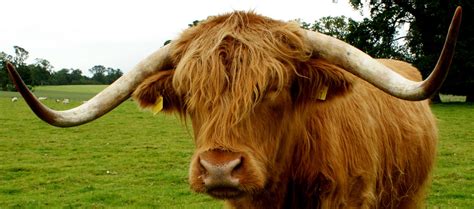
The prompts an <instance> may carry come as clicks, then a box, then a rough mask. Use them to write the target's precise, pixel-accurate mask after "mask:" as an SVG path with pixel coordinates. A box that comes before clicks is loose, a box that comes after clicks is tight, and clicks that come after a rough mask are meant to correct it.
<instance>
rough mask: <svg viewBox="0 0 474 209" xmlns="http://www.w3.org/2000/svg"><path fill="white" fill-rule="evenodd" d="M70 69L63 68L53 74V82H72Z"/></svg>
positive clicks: (63, 83) (61, 83)
mask: <svg viewBox="0 0 474 209" xmlns="http://www.w3.org/2000/svg"><path fill="white" fill-rule="evenodd" d="M69 71H70V69H66V68H63V69H61V70H59V71H57V72H54V73H53V74H52V84H55V85H68V84H71V77H70V76H69Z"/></svg>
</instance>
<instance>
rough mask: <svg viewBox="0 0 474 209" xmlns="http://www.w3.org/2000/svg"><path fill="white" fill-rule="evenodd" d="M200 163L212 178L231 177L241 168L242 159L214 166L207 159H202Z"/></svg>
mask: <svg viewBox="0 0 474 209" xmlns="http://www.w3.org/2000/svg"><path fill="white" fill-rule="evenodd" d="M199 163H200V164H201V166H202V167H203V168H204V170H205V171H206V173H207V175H208V176H211V177H230V176H231V175H232V172H233V171H234V170H236V169H238V168H240V167H241V164H242V160H241V157H239V158H236V159H233V160H231V161H228V162H225V163H222V164H214V163H211V162H209V161H208V160H205V159H202V158H201V159H200V160H199Z"/></svg>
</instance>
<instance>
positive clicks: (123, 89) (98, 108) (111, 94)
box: [7, 45, 171, 127]
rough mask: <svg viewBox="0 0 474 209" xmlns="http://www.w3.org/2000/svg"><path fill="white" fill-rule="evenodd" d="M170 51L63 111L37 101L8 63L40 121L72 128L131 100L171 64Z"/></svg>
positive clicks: (163, 51) (152, 57) (160, 52)
mask: <svg viewBox="0 0 474 209" xmlns="http://www.w3.org/2000/svg"><path fill="white" fill-rule="evenodd" d="M168 51H169V45H167V46H164V47H162V48H160V49H159V50H157V51H156V52H154V53H153V54H151V55H150V56H148V57H147V58H145V59H144V60H142V61H141V62H140V63H139V64H138V65H136V66H135V68H133V69H132V70H131V71H129V72H128V73H126V74H125V75H123V76H122V77H120V78H119V79H118V80H116V81H115V82H114V83H113V84H111V85H110V86H108V87H107V88H106V89H104V90H103V91H101V92H100V93H99V94H97V95H96V96H94V97H93V98H92V99H90V100H89V101H87V102H86V103H84V104H82V105H80V106H78V107H76V108H73V109H69V110H64V111H56V110H52V109H50V108H48V107H46V106H45V105H43V104H42V103H41V102H40V101H38V99H36V97H35V96H34V95H33V94H32V93H31V91H30V90H29V89H28V88H27V87H26V85H25V83H24V82H23V80H22V79H21V77H20V76H19V74H18V72H16V70H15V68H14V67H13V65H12V64H10V63H7V70H8V73H9V75H10V79H11V80H12V81H13V83H14V84H15V86H16V88H17V90H18V91H19V92H20V93H21V95H22V96H23V98H24V99H25V101H26V102H27V103H28V105H29V106H30V108H31V109H32V110H33V112H34V113H35V114H36V115H37V116H38V117H39V118H41V119H42V120H44V121H46V122H47V123H49V124H51V125H54V126H58V127H71V126H77V125H81V124H84V123H87V122H90V121H92V120H95V119H97V118H99V117H100V116H102V115H104V114H106V113H107V112H109V111H111V110H112V109H114V108H115V107H117V106H118V105H119V104H121V103H122V102H123V101H125V100H126V99H127V98H129V97H130V95H131V93H132V92H133V91H134V90H135V88H136V87H137V86H138V85H139V84H140V82H141V81H143V80H144V79H145V78H146V77H148V76H149V75H151V74H153V73H154V72H156V71H157V70H160V69H163V68H165V67H166V66H168V65H170V64H171V60H170V59H169V52H168Z"/></svg>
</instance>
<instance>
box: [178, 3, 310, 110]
mask: <svg viewBox="0 0 474 209" xmlns="http://www.w3.org/2000/svg"><path fill="white" fill-rule="evenodd" d="M172 48H173V50H172V55H173V56H172V57H173V59H174V63H175V66H176V70H175V71H176V72H175V75H174V78H173V85H174V87H175V88H176V89H177V91H178V92H180V93H182V94H186V95H187V96H188V103H189V105H190V106H191V107H193V106H194V107H199V106H203V107H206V108H207V107H209V106H212V107H216V106H219V105H222V106H223V107H224V106H226V107H227V108H228V107H229V106H230V107H231V109H232V110H237V113H236V112H234V114H243V113H246V112H249V111H250V109H251V107H252V106H253V105H254V104H255V102H257V101H258V100H259V98H260V96H262V94H263V93H264V92H265V90H266V89H267V88H268V87H271V88H274V89H281V88H282V86H284V85H286V84H287V81H288V78H289V77H290V76H291V75H292V73H293V72H294V71H295V70H296V66H295V63H296V62H298V61H305V60H307V59H308V58H309V54H310V53H309V51H310V50H309V49H308V48H307V46H306V45H305V44H304V41H303V39H302V35H301V34H300V29H299V26H298V25H296V24H289V23H284V22H281V21H276V20H272V19H269V18H266V17H263V16H259V15H256V14H254V13H252V12H233V13H230V14H227V15H223V16H217V17H211V18H209V19H208V20H206V21H205V22H204V23H201V24H199V25H198V26H195V27H192V28H190V29H188V30H186V31H184V32H183V34H182V35H181V36H180V38H179V39H178V40H176V41H175V42H174V43H173V47H172ZM224 104H225V105H224Z"/></svg>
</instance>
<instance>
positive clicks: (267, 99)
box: [134, 13, 324, 198]
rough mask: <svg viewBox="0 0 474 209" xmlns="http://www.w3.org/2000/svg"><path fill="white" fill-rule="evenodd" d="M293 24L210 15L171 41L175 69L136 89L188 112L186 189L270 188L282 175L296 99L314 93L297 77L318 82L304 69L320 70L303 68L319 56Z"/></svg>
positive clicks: (238, 191) (236, 191)
mask: <svg viewBox="0 0 474 209" xmlns="http://www.w3.org/2000/svg"><path fill="white" fill-rule="evenodd" d="M298 30H299V29H298V26H296V25H292V24H285V23H281V22H278V21H273V20H269V19H265V18H263V17H260V16H255V15H252V14H250V15H249V14H247V13H246V14H239V13H233V15H232V16H220V17H218V18H211V19H210V20H208V21H207V22H205V23H202V24H200V25H198V26H196V27H194V28H191V29H189V30H187V31H185V32H184V33H183V34H182V36H181V38H180V39H178V40H176V41H175V42H174V43H172V49H173V51H172V57H173V59H174V69H170V70H165V71H161V72H159V73H157V74H156V75H154V76H152V77H150V78H148V79H147V80H145V81H144V82H143V83H142V84H141V85H140V86H139V87H138V89H137V90H136V91H135V93H134V97H135V98H136V99H137V100H138V101H139V103H140V105H141V106H142V107H153V106H154V105H155V101H156V100H157V98H158V97H159V96H162V97H163V101H164V102H163V107H164V110H165V111H170V110H177V111H178V112H179V113H180V114H181V115H182V116H183V117H189V118H190V119H191V121H192V127H193V131H194V141H195V144H196V152H195V154H194V156H193V158H192V161H191V166H190V176H189V180H190V184H191V188H192V189H193V190H195V191H197V192H205V193H208V194H210V195H211V196H214V197H217V198H238V197H241V196H244V195H246V194H255V193H259V192H262V191H264V190H266V189H269V188H267V187H268V186H270V185H276V184H274V183H275V182H278V181H279V178H281V175H283V173H282V171H284V170H286V169H285V166H286V165H287V163H288V161H289V159H291V156H292V151H291V149H292V145H293V143H294V140H291V139H292V138H295V136H293V135H292V134H293V133H302V132H303V131H302V130H296V129H300V128H304V125H303V124H302V123H301V122H300V121H297V120H295V119H294V117H299V118H301V117H300V116H298V115H297V114H296V113H295V110H296V109H298V108H297V106H298V105H296V104H295V103H302V102H301V101H302V100H305V99H304V95H307V94H311V93H314V92H312V91H313V90H303V87H302V85H305V86H313V87H314V88H319V87H320V85H319V84H320V83H318V82H315V84H312V83H311V82H309V81H310V80H311V78H310V77H313V76H319V77H321V78H324V76H321V75H320V74H321V73H320V74H318V73H310V71H311V70H310V68H311V66H312V65H318V64H317V63H316V64H315V63H312V62H314V60H312V59H310V57H309V54H310V53H308V49H307V48H306V47H305V45H304V43H303V41H302V39H301V37H300V35H299V34H298V32H297V31H298ZM262 34H264V35H263V36H262ZM304 88H305V89H310V88H307V87H304ZM305 91H309V92H305ZM302 98H303V99H302Z"/></svg>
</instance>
